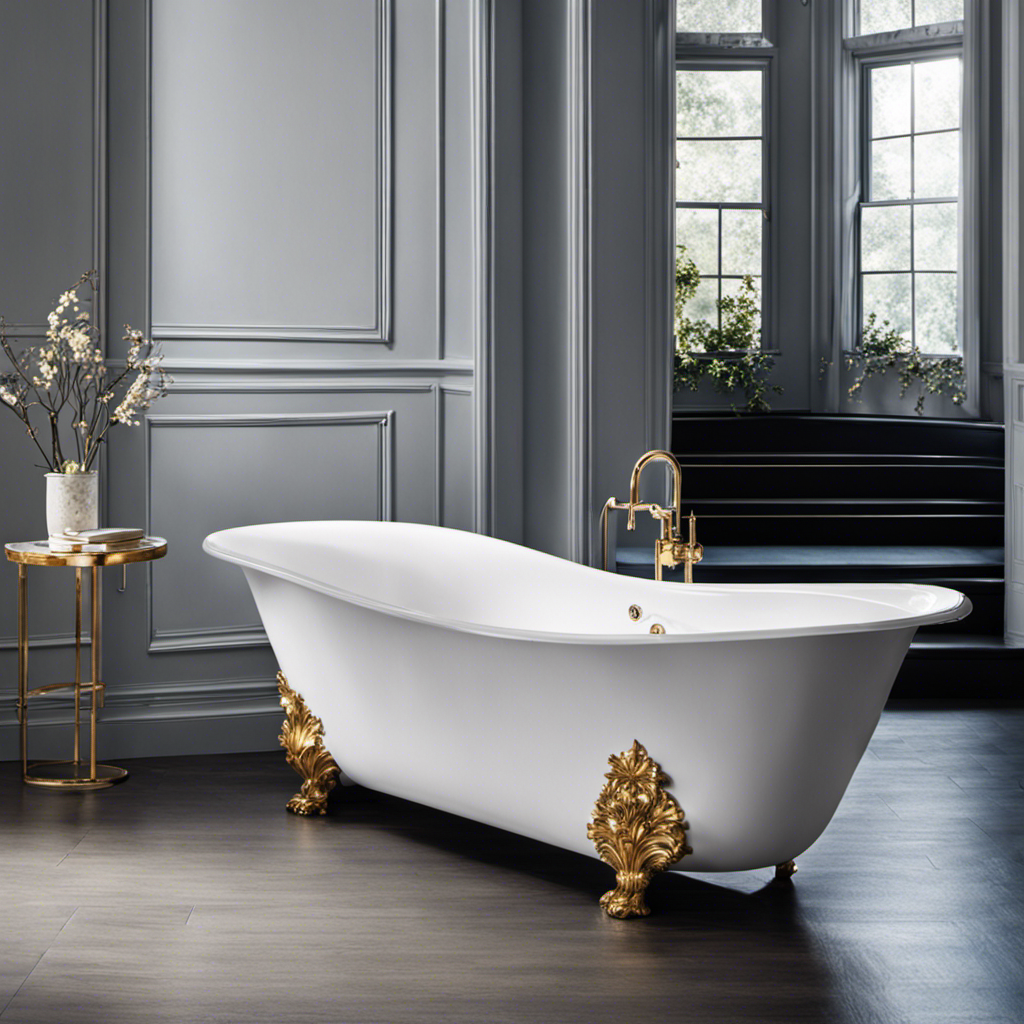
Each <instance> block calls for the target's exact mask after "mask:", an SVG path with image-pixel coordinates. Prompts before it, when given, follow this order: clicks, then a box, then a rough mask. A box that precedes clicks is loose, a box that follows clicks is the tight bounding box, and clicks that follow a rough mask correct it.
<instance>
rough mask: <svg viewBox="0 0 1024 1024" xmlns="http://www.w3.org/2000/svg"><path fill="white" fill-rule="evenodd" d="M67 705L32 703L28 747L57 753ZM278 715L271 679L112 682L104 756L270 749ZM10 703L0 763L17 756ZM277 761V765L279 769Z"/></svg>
mask: <svg viewBox="0 0 1024 1024" xmlns="http://www.w3.org/2000/svg"><path fill="white" fill-rule="evenodd" d="M71 706H72V705H71V701H70V699H69V698H65V697H61V696H58V697H53V698H51V699H50V700H47V701H44V702H38V703H36V704H33V705H32V709H31V713H30V714H31V722H32V727H31V729H30V730H29V750H30V753H31V755H32V756H34V757H39V756H42V757H46V756H60V755H59V752H60V751H61V750H62V749H63V747H64V745H66V743H67V735H68V729H69V728H70V726H69V717H68V715H69V708H70V707H71ZM282 718H283V715H282V712H281V707H280V703H279V700H278V694H277V686H276V683H275V681H274V680H273V679H272V678H270V677H266V678H264V677H259V678H233V679H231V678H229V679H216V680H196V679H182V680H176V681H173V682H161V683H139V684H133V683H131V682H130V681H127V680H126V681H125V682H123V683H122V682H120V681H119V682H118V683H117V684H116V685H111V686H110V687H109V688H108V690H107V692H106V697H105V701H104V707H103V714H102V718H101V720H100V723H99V736H100V745H101V747H102V749H103V751H104V756H106V757H109V758H110V759H112V760H115V759H117V758H122V757H132V756H135V757H139V756H164V755H168V754H184V753H197V754H198V753H230V752H235V751H245V750H271V749H274V748H275V747H276V743H277V740H276V734H277V732H278V731H279V728H280V723H281V720H282ZM18 732H19V729H18V722H17V714H16V701H15V697H14V696H13V694H12V695H10V696H8V695H6V694H5V696H4V698H3V699H0V760H14V759H15V758H17V757H18ZM283 763H284V761H283V757H282V765H283Z"/></svg>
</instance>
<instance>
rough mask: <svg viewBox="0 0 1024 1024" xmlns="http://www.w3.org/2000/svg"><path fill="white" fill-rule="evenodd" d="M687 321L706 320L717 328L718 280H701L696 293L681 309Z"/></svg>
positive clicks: (707, 278)
mask: <svg viewBox="0 0 1024 1024" xmlns="http://www.w3.org/2000/svg"><path fill="white" fill-rule="evenodd" d="M683 316H685V317H686V319H687V320H707V321H708V322H709V323H712V324H714V325H715V326H716V327H717V326H718V278H717V277H704V278H701V282H700V284H699V285H698V286H697V292H696V294H695V295H694V296H693V298H692V299H690V301H689V302H688V303H687V304H686V305H685V306H684V307H683Z"/></svg>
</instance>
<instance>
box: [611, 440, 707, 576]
mask: <svg viewBox="0 0 1024 1024" xmlns="http://www.w3.org/2000/svg"><path fill="white" fill-rule="evenodd" d="M652 462H667V463H668V465H669V468H670V469H671V470H672V508H662V507H661V506H660V505H656V504H655V503H654V502H641V501H640V474H641V473H642V472H643V471H644V469H645V468H646V467H647V466H648V465H649V464H650V463H652ZM612 510H615V511H622V512H626V513H627V514H628V518H627V520H626V529H627V530H634V529H636V513H637V512H650V514H651V516H652V517H653V518H654V519H656V520H657V521H658V522H660V523H661V536H660V537H659V538H658V539H657V540H656V541H655V542H654V578H655V579H656V580H660V579H661V578H662V576H661V571H662V567H663V566H666V565H667V566H668V567H669V568H670V569H674V568H675V567H676V566H677V565H679V563H680V562H682V563H683V580H684V582H686V583H692V582H693V566H694V563H695V562H699V561H700V560H701V559H702V558H703V557H704V548H703V547H702V546H701V545H700V544H698V543H697V517H696V516H695V515H694V514H693V512H691V513H690V518H689V535H688V539H687V540H685V541H684V540H683V538H682V535H681V533H680V527H681V524H682V518H683V471H682V468H681V467H680V465H679V461H678V460H677V459H676V457H675V456H674V455H673V454H672V453H671V452H666V451H662V450H661V449H660V448H658V449H655V450H654V451H650V452H647V453H646V454H645V455H641V456H640V458H639V459H637V461H636V465H635V466H634V467H633V473H632V475H631V476H630V478H629V501H628V502H622V501H619V499H618V498H614V497H612V498H609V499H608V500H607V501H606V502H605V505H604V508H603V509H602V510H601V537H602V545H603V547H602V552H603V554H602V564H603V565H604V569H605V571H606V572H607V571H608V513H609V511H612Z"/></svg>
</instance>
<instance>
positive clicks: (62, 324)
mask: <svg viewBox="0 0 1024 1024" xmlns="http://www.w3.org/2000/svg"><path fill="white" fill-rule="evenodd" d="M84 287H88V288H89V289H90V291H91V293H92V294H91V295H90V296H89V299H88V300H83V299H80V298H79V295H78V290H79V289H80V288H84ZM96 290H97V274H96V272H95V271H93V270H90V271H89V272H87V273H85V274H83V275H82V276H81V277H80V278H79V279H78V281H77V282H76V283H75V284H74V286H73V287H71V288H70V289H69V290H68V291H66V292H64V293H63V294H62V295H61V296H60V298H59V299H58V300H57V305H56V307H55V308H54V310H53V312H51V313H50V315H49V316H48V317H47V331H46V341H45V342H44V343H43V344H42V345H32V346H25V347H23V348H22V349H21V353H20V355H19V354H18V353H17V352H16V351H15V349H14V346H13V345H12V344H11V343H10V341H9V339H8V337H7V324H6V322H5V321H4V320H3V318H0V348H2V349H3V353H4V355H6V357H7V360H8V362H9V363H10V365H11V372H6V373H0V404H3V405H5V406H6V407H7V408H9V409H10V410H11V411H12V412H13V413H14V414H15V415H16V416H17V417H18V418H19V419H20V420H21V421H22V423H24V424H25V430H26V433H27V434H28V435H29V437H31V438H32V440H33V442H34V443H35V445H36V447H37V448H38V449H39V451H40V452H41V453H42V456H43V458H44V459H45V461H46V468H47V469H49V470H50V471H51V472H54V473H87V472H89V471H90V469H91V468H92V466H93V465H94V464H95V462H96V458H97V456H98V455H99V452H100V447H101V445H102V444H103V442H104V441H105V440H106V439H107V434H108V433H109V432H110V428H111V427H113V426H116V425H124V426H138V425H139V423H140V422H141V420H140V419H139V416H140V414H141V413H142V412H144V411H145V410H146V409H148V408H149V407H150V405H152V404H153V402H155V401H156V400H157V399H158V398H162V397H163V396H164V395H166V394H167V387H168V385H169V384H171V383H172V381H171V378H170V377H169V376H168V375H167V373H166V371H165V370H164V368H163V366H162V365H161V363H162V360H163V356H162V355H161V354H160V352H159V349H158V346H156V345H154V344H153V342H152V341H150V340H148V339H146V338H144V337H143V336H142V332H141V331H137V330H134V329H133V328H131V327H129V326H127V325H126V327H125V332H126V333H125V334H124V340H125V341H127V342H128V355H127V357H126V359H125V366H124V369H123V370H120V371H118V372H116V373H115V374H114V375H113V376H112V377H111V378H109V379H108V377H107V366H106V362H105V360H104V356H103V346H102V344H101V342H100V332H99V328H98V326H97V325H96V324H94V323H92V321H91V319H90V315H89V312H88V310H85V309H83V308H82V306H83V305H84V304H85V302H86V301H91V299H92V297H93V296H94V295H95V293H96ZM129 378H131V379H130V380H129ZM36 406H38V407H39V409H40V411H41V412H42V413H43V414H44V415H45V417H46V419H47V422H48V423H49V426H50V445H49V447H50V450H49V452H47V450H46V449H45V448H44V447H43V445H42V443H41V442H40V440H39V435H38V431H37V428H36V427H35V426H34V425H33V423H32V413H31V410H32V409H33V408H34V407H36ZM68 413H70V416H71V422H70V424H69V426H70V429H71V436H72V437H73V438H74V455H75V458H74V459H69V458H65V455H64V447H63V445H62V441H61V426H62V423H63V422H64V420H66V419H67V417H68ZM65 431H66V428H65Z"/></svg>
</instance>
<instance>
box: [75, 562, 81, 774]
mask: <svg viewBox="0 0 1024 1024" xmlns="http://www.w3.org/2000/svg"><path fill="white" fill-rule="evenodd" d="M81 734H82V570H81V568H80V567H76V568H75V764H78V762H79V761H80V760H81V759H82V751H81V746H82V743H81V738H82V737H81Z"/></svg>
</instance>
